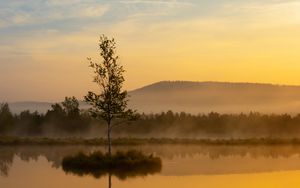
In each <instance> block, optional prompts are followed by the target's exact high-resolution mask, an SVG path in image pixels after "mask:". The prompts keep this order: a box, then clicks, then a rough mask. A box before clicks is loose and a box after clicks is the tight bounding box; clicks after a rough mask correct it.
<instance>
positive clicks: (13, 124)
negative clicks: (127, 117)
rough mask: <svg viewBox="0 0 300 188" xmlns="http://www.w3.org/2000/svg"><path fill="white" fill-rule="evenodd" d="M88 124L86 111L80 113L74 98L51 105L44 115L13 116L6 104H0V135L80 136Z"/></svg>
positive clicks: (35, 113) (27, 113) (36, 113)
mask: <svg viewBox="0 0 300 188" xmlns="http://www.w3.org/2000/svg"><path fill="white" fill-rule="evenodd" d="M90 124H91V118H90V117H89V115H88V114H87V112H86V111H80V109H79V101H78V100H77V99H76V98H75V97H66V98H65V101H64V102H62V103H55V104H53V105H51V109H50V110H48V111H47V113H46V114H41V113H38V112H30V111H29V110H26V111H22V112H21V113H20V114H18V115H14V114H12V112H11V111H10V109H9V106H8V104H7V103H3V104H0V135H14V136H49V135H50V136H51V135H53V136H54V135H57V136H63V135H80V134H84V133H85V132H87V131H88V130H89V128H90Z"/></svg>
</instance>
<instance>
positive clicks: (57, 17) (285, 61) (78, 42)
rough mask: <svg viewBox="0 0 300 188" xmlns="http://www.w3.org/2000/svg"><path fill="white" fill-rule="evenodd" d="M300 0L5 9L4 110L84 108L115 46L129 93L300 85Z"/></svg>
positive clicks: (1, 3) (40, 3) (0, 40)
mask: <svg viewBox="0 0 300 188" xmlns="http://www.w3.org/2000/svg"><path fill="white" fill-rule="evenodd" d="M299 10H300V0H298V1H297V0H251V1H250V0H243V1H241V0H181V1H176V0H110V1H108V0H107V1H104V0H24V1H21V0H0V101H8V102H12V101H28V100H29V101H62V100H63V99H64V97H65V96H76V97H77V98H79V99H82V98H83V96H84V95H85V94H86V93H87V91H88V90H94V91H97V89H98V88H97V87H96V85H95V84H94V83H93V82H92V76H93V73H92V70H91V69H90V68H89V67H88V61H87V59H86V58H87V57H91V58H92V59H93V60H94V61H98V62H100V61H101V58H100V56H99V55H98V52H99V51H98V42H99V36H100V35H101V34H104V35H106V36H108V37H113V38H115V40H116V42H117V53H118V55H119V56H120V63H121V64H122V65H124V68H125V69H126V73H125V79H126V81H125V83H124V88H125V89H127V90H133V89H136V88H139V87H142V86H145V85H147V84H151V83H154V82H157V81H162V80H190V81H223V82H256V83H273V84H284V85H300V76H299V73H300V51H299V49H300V32H299V31H300V11H299Z"/></svg>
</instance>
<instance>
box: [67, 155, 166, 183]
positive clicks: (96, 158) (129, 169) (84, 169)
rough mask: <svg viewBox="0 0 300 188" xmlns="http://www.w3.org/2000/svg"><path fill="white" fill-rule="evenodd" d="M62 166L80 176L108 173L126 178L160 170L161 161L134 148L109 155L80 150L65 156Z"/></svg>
mask: <svg viewBox="0 0 300 188" xmlns="http://www.w3.org/2000/svg"><path fill="white" fill-rule="evenodd" d="M62 167H63V170H64V171H65V172H67V173H69V172H70V173H73V174H76V175H80V176H83V175H93V176H94V177H96V178H99V177H101V176H103V175H105V174H107V173H108V174H113V175H115V176H117V177H118V178H120V179H126V178H127V177H135V176H146V175H148V174H154V173H157V172H160V171H161V167H162V162H161V159H160V158H159V157H154V156H153V155H145V154H143V153H142V152H140V151H136V150H130V151H127V152H122V151H117V152H116V153H115V154H113V155H111V156H109V155H108V154H103V153H101V152H94V153H91V154H89V155H86V154H84V153H82V152H80V153H78V154H77V155H75V156H67V157H65V158H64V159H63V161H62Z"/></svg>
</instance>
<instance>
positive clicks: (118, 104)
mask: <svg viewBox="0 0 300 188" xmlns="http://www.w3.org/2000/svg"><path fill="white" fill-rule="evenodd" d="M99 50H100V56H101V57H102V61H101V62H100V63H95V62H93V61H92V60H91V58H88V60H89V66H90V67H91V68H92V69H93V71H94V74H95V76H94V79H93V81H94V82H95V83H96V84H97V85H98V86H99V88H100V93H94V92H92V91H89V92H88V94H87V95H86V96H85V101H86V102H88V103H89V104H91V105H92V108H91V110H90V111H91V113H92V115H93V116H94V117H96V118H99V119H103V120H104V121H106V123H107V137H108V143H109V149H108V152H109V154H111V130H112V127H113V125H115V123H117V121H119V122H120V121H122V120H124V119H129V118H131V117H133V111H132V110H131V109H128V108H127V102H128V99H127V91H126V90H123V89H122V87H123V83H124V81H125V79H124V76H123V73H124V68H123V66H122V65H120V64H119V62H118V60H119V57H118V56H117V55H116V42H115V40H114V39H113V38H112V39H109V38H107V37H106V36H104V35H102V36H100V41H99ZM119 122H118V123H119Z"/></svg>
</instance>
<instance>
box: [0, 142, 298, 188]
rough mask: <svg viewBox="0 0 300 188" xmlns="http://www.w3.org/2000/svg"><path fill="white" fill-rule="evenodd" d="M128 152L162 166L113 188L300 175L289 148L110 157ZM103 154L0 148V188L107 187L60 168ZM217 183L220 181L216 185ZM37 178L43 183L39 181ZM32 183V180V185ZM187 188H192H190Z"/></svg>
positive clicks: (155, 149)
mask: <svg viewBox="0 0 300 188" xmlns="http://www.w3.org/2000/svg"><path fill="white" fill-rule="evenodd" d="M129 149H137V150H141V151H143V152H144V153H153V154H154V155H155V156H158V157H160V158H161V159H162V162H163V165H162V170H161V172H160V173H158V174H153V175H148V176H145V175H143V176H135V177H131V178H129V179H126V180H125V181H124V180H120V179H118V178H116V177H114V176H112V177H111V181H112V182H111V183H112V187H119V186H121V187H129V186H131V187H136V188H137V187H140V186H143V187H149V186H156V187H164V186H165V185H166V184H168V183H167V182H169V181H170V179H172V180H173V181H175V182H177V181H178V184H181V183H180V181H179V180H182V181H188V180H191V179H193V182H194V184H198V183H202V185H203V186H204V187H206V186H207V187H209V186H210V185H211V184H212V183H213V182H215V181H217V182H219V184H218V185H220V186H221V183H224V181H225V179H226V184H223V185H222V186H224V187H227V186H229V185H231V186H233V187H238V186H237V185H236V183H237V182H236V180H234V177H235V178H241V179H246V178H247V177H248V178H254V177H255V176H257V177H259V176H260V177H269V178H267V179H265V180H264V185H266V184H267V185H268V184H270V183H271V179H272V181H273V178H276V177H283V176H285V175H284V174H285V173H286V174H289V175H290V178H292V177H294V176H295V177H297V176H296V175H297V173H299V170H300V147H299V146H291V145H285V146H256V147H253V146H206V145H140V146H115V147H114V152H115V151H117V150H122V151H128V150H129ZM105 150H106V148H105V147H99V146H47V147H44V146H4V147H1V148H0V166H1V168H0V169H1V176H0V186H1V187H14V188H21V187H24V185H26V187H31V188H36V187H39V186H42V185H44V186H45V187H47V186H48V187H49V186H50V185H51V186H52V187H53V186H55V187H63V186H65V185H69V186H72V187H74V188H81V187H86V186H87V185H89V187H98V186H99V185H102V186H103V187H107V186H108V179H107V178H108V175H104V176H101V177H100V178H95V177H92V176H82V177H80V176H77V175H73V174H70V173H65V172H64V171H63V170H62V168H61V161H62V159H63V157H65V156H67V155H75V154H76V153H77V152H78V151H82V152H84V153H89V152H93V151H105ZM25 171H26V173H25ZM44 174H45V176H44ZM46 174H47V175H46ZM194 177H195V178H194ZM221 177H222V178H223V180H220V181H218V180H219V178H221ZM40 178H41V179H43V181H39V180H38V179H40ZM34 179H37V180H36V181H33V180H34ZM54 179H55V181H54ZM15 180H17V181H15ZM288 180H290V179H288ZM25 181H26V183H25ZM274 181H275V182H277V183H279V184H283V183H286V182H287V180H286V179H282V178H279V179H277V180H274ZM274 181H273V182H274ZM79 182H81V183H79ZM169 183H170V182H169ZM182 183H183V182H182ZM215 183H216V182H215ZM244 183H245V182H244ZM261 184H262V182H261V181H259V180H257V181H255V182H251V185H253V186H257V187H261ZM242 185H245V184H242ZM189 187H193V185H190V186H189Z"/></svg>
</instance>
